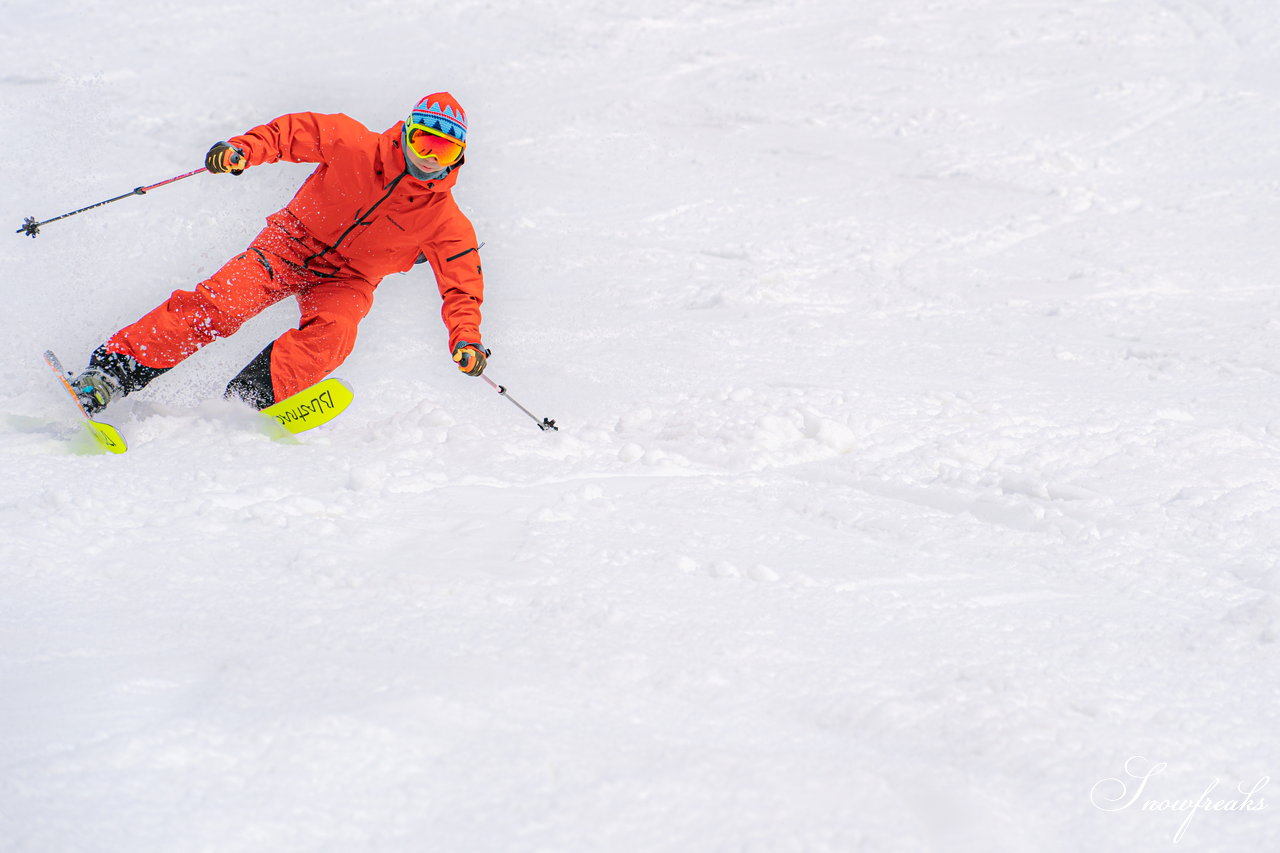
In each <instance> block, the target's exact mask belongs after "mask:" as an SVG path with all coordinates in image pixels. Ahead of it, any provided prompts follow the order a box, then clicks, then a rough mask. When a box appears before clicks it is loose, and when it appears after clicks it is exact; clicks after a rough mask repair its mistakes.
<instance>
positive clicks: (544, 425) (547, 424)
mask: <svg viewBox="0 0 1280 853" xmlns="http://www.w3.org/2000/svg"><path fill="white" fill-rule="evenodd" d="M480 378H481V379H483V380H484V381H485V382H488V383H489V385H490V386H491V387H492V388H493V389H494V390H495V391H497V392H498V393H499V394H501V395H502V396H503V397H506V398H507V399H508V400H510V401H511V402H512V404H513V405H514V406H515V407H516V408H517V409H519V410H520V411H522V412H524V413H525V414H526V415H528V416H529V417H531V418H533V422H534V423H536V424H537V425H538V429H540V430H542V431H543V432H546V431H547V430H549V429H552V430H555V431H556V432H559V431H560V427H558V426H556V422H555V421H553V420H548V419H547V418H543V419H542V420H538V416H537V415H535V414H534V413H533V412H531V411H529V410H528V409H526V408H525V407H524V406H522V405H520V404H519V403H517V402H516V400H515V398H514V397H512V396H511V395H510V394H508V393H507V389H506V386H504V385H499V384H498V383H497V382H494V381H493V380H492V379H490V378H489V377H488V376H483V375H482V376H481V377H480Z"/></svg>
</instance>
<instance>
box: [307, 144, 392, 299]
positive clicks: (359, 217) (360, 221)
mask: <svg viewBox="0 0 1280 853" xmlns="http://www.w3.org/2000/svg"><path fill="white" fill-rule="evenodd" d="M408 175H409V170H408V169H407V168H406V169H405V170H404V171H403V172H401V173H400V174H399V176H397V177H396V179H395V180H394V181H392V182H391V184H390V185H389V186H388V187H387V191H386V193H384V194H383V196H382V198H380V199H378V200H377V201H376V202H374V204H373V207H371V208H369V209H368V210H366V211H365V212H364V213H357V214H356V221H355V222H352V223H351V225H350V226H349V227H348V228H347V230H346V231H343V232H342V234H341V235H340V236H339V237H338V239H337V240H335V241H334V243H333V245H332V246H329V247H328V248H326V249H321V250H320V251H318V252H316V253H315V254H313V255H311V257H309V258H307V259H306V260H305V261H303V262H302V265H303V266H304V267H307V268H308V269H310V268H311V262H312V261H313V260H315V259H316V258H318V257H320V256H321V255H327V254H329V253H330V252H332V251H333V250H335V249H337V248H338V246H339V245H341V244H342V241H343V240H345V239H347V235H348V234H350V233H351V232H352V231H354V230H355V229H356V227H357V226H359V225H367V224H368V223H367V222H366V221H365V219H366V217H369V216H372V215H373V212H374V211H375V210H377V209H378V208H379V207H381V206H382V203H383V202H384V201H386V200H387V199H389V198H391V194H392V193H393V192H395V191H396V187H397V186H398V185H399V184H400V182H401V181H402V180H404V179H405V178H406V177H408ZM312 272H315V270H312ZM316 274H317V275H325V274H326V273H316Z"/></svg>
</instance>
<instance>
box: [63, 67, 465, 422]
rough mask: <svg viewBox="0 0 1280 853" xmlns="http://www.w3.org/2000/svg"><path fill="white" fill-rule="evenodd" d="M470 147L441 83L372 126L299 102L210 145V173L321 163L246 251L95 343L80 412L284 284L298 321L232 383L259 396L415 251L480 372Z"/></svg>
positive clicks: (313, 368)
mask: <svg viewBox="0 0 1280 853" xmlns="http://www.w3.org/2000/svg"><path fill="white" fill-rule="evenodd" d="M466 146H467V118H466V114H465V113H464V112H463V110H462V107H461V106H459V105H458V102H457V100H456V99H455V98H454V97H453V96H452V95H450V94H449V93H448V92H437V93H434V94H431V95H427V96H426V97H425V98H423V99H422V100H420V101H419V102H418V103H417V105H415V106H414V108H413V109H412V111H411V112H410V113H409V116H408V118H406V119H405V120H404V121H403V122H397V123H396V124H395V125H394V126H393V127H391V128H389V129H388V130H386V131H384V132H383V133H380V134H379V133H374V132H372V131H370V130H368V129H367V128H366V127H365V126H364V125H362V124H360V123H359V122H358V121H356V120H354V119H352V118H350V117H348V116H346V115H342V114H336V115H320V114H316V113H293V114H290V115H284V116H281V117H280V118H277V119H275V120H274V121H272V122H269V123H267V124H264V125H259V126H258V127H255V128H253V129H252V130H250V131H248V132H247V133H245V134H243V135H242V136H235V137H232V138H231V139H229V140H227V141H225V142H218V143H216V144H215V145H214V146H213V147H212V148H210V149H209V153H208V154H207V155H206V157H205V168H207V169H208V170H209V171H210V172H213V173H215V174H225V173H227V172H230V173H231V174H233V175H239V174H242V173H243V172H244V170H245V169H247V168H249V167H251V166H259V165H263V164H266V163H276V162H278V161H280V160H288V161H290V162H294V163H318V164H319V166H318V167H317V168H316V170H315V171H314V172H312V173H311V176H310V177H308V178H307V180H306V182H305V183H303V185H302V187H301V189H299V190H298V193H297V195H295V196H294V197H293V200H292V201H290V202H289V204H287V205H286V206H285V207H284V209H283V210H280V211H278V212H276V213H273V214H271V215H270V216H268V217H267V227H266V228H264V229H263V230H262V232H261V233H260V234H259V235H258V236H257V237H256V238H254V240H253V242H252V243H251V244H250V245H249V248H248V250H246V251H245V252H242V253H241V254H239V255H237V256H236V257H234V258H232V259H231V260H230V261H228V262H227V263H226V264H225V265H224V266H223V267H222V268H221V269H220V270H218V271H217V272H216V273H214V274H213V276H212V277H210V278H209V279H208V280H206V281H203V282H201V283H200V284H198V285H196V288H195V289H194V290H178V291H175V292H174V293H173V295H172V296H170V297H169V299H168V300H167V301H165V302H164V303H162V304H161V305H159V306H157V307H156V308H155V309H154V310H152V311H151V312H150V313H148V314H146V315H145V316H143V317H142V318H141V319H139V320H138V321H137V322H135V323H133V324H131V325H129V326H126V327H125V328H123V329H121V330H120V331H118V332H116V333H115V334H114V335H112V336H111V337H110V338H108V339H107V341H106V342H105V343H104V344H102V345H101V346H100V347H98V348H97V349H96V350H95V351H94V352H93V354H92V356H91V357H90V359H89V366H88V367H87V368H86V369H85V370H84V371H83V372H82V373H80V374H79V375H78V376H76V377H75V378H74V379H73V380H72V386H73V387H74V388H75V390H76V393H77V396H79V398H80V402H81V403H82V404H83V405H84V407H85V410H86V411H87V412H88V413H89V414H90V415H91V416H92V415H93V414H95V413H97V412H99V411H101V410H102V409H103V408H105V407H106V406H107V405H108V404H109V403H111V402H113V401H114V400H117V399H119V398H120V397H123V396H125V395H126V394H130V393H132V392H134V391H137V390H139V389H141V388H142V387H144V386H145V385H147V383H149V382H150V381H151V380H153V379H155V378H156V377H157V376H159V375H160V374H162V373H164V372H166V371H167V370H169V369H170V368H172V367H174V366H175V365H177V364H178V363H179V362H181V361H182V360H183V359H185V358H187V357H188V356H190V355H192V354H193V353H195V352H196V351H197V350H198V349H200V348H201V347H203V346H204V345H205V344H207V343H209V342H211V341H213V340H215V339H217V338H223V337H227V336H229V335H232V334H234V333H235V332H236V331H237V330H238V329H239V328H240V326H241V325H242V324H243V323H244V322H245V321H246V320H248V319H249V318H251V317H254V316H255V315H257V314H258V313H260V312H261V311H263V310H264V309H266V308H267V307H269V306H271V305H273V304H275V303H276V302H279V301H280V300H282V299H284V298H285V297H287V296H292V297H294V298H295V299H297V300H298V306H299V308H300V309H301V313H302V318H301V321H300V322H299V324H298V327H297V328H295V329H290V330H289V331H287V332H285V333H284V334H282V335H281V336H280V337H278V338H276V339H275V340H274V341H273V342H271V343H270V344H268V345H267V347H266V349H264V350H263V351H262V352H260V353H259V354H258V355H257V356H256V357H255V358H254V359H253V360H252V361H250V362H249V364H248V365H246V366H245V368H244V369H243V370H241V371H240V373H239V374H238V375H237V376H236V377H235V378H234V379H232V380H231V382H230V383H229V384H228V385H227V390H226V396H227V397H229V398H238V399H240V400H243V401H244V402H246V403H248V404H249V405H250V406H253V407H254V408H257V409H263V408H266V407H267V406H269V405H271V404H272V403H274V402H276V401H278V400H283V399H284V398H286V397H288V396H290V395H292V394H294V393H296V392H298V391H301V390H303V389H304V388H307V387H309V386H310V385H312V384H314V383H316V382H318V381H319V380H320V379H322V378H324V377H325V375H327V374H328V373H330V372H331V371H333V370H334V369H335V368H336V367H337V366H338V365H340V364H342V362H343V361H344V360H345V359H346V357H347V356H348V355H350V353H351V350H352V347H353V346H354V345H355V339H356V328H357V326H358V325H359V324H360V321H361V320H362V319H364V317H365V315H366V314H368V312H369V308H370V306H371V305H372V303H373V292H374V289H375V288H376V287H377V286H378V282H379V281H381V280H382V278H383V277H384V276H386V275H389V274H390V273H393V272H405V271H407V270H409V269H411V268H412V267H413V266H414V264H420V263H427V264H430V265H431V268H432V270H433V271H434V273H435V277H436V283H437V285H438V286H439V290H440V296H441V298H442V299H443V303H444V304H443V307H442V309H441V317H442V318H443V320H444V324H445V327H446V328H447V329H448V331H449V351H450V353H451V354H452V356H453V360H454V361H455V362H457V364H458V369H459V370H461V371H462V372H463V373H466V374H468V375H470V376H479V375H480V374H481V373H482V372H483V371H484V368H485V363H486V358H487V356H488V355H489V351H488V350H487V349H485V348H484V346H483V344H482V343H481V341H480V303H481V302H482V301H483V298H484V279H483V276H482V273H481V268H480V256H479V247H478V246H477V244H476V237H475V230H474V229H473V228H472V226H471V223H470V221H468V220H467V218H466V216H465V215H464V214H463V213H462V211H460V210H459V209H458V206H457V204H456V203H455V202H454V200H453V194H452V189H453V185H454V183H455V182H456V181H457V178H458V171H459V169H461V167H462V164H463V163H464V162H465V156H464V155H465V153H466Z"/></svg>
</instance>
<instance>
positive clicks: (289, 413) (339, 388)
mask: <svg viewBox="0 0 1280 853" xmlns="http://www.w3.org/2000/svg"><path fill="white" fill-rule="evenodd" d="M354 397H355V394H354V393H353V392H352V390H351V386H350V385H348V384H347V383H345V382H343V381H342V380H341V379H338V378H336V377H333V376H330V377H329V378H328V379H322V380H320V381H319V382H317V383H316V384H315V385H312V386H311V387H310V388H306V389H304V390H302V391H299V392H298V393H297V394H294V395H293V396H292V397H286V398H284V399H283V400H281V401H280V402H279V403H275V404H273V405H270V406H267V407H266V408H265V409H263V410H262V413H263V414H264V415H268V416H270V417H272V418H275V420H276V423H278V424H279V425H280V426H282V427H283V428H284V429H285V431H287V432H290V433H294V434H297V433H300V432H305V431H306V430H309V429H312V428H313V427H318V426H320V425H321V424H327V423H328V422H329V421H331V420H333V419H334V418H336V417H337V416H338V415H340V414H342V411H343V410H344V409H346V408H347V406H349V405H351V401H352V399H354Z"/></svg>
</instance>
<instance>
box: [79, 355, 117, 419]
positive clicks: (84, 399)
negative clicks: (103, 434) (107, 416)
mask: <svg viewBox="0 0 1280 853" xmlns="http://www.w3.org/2000/svg"><path fill="white" fill-rule="evenodd" d="M71 389H72V390H73V391H75V392H76V399H77V400H79V401H80V405H81V406H83V407H84V410H85V412H86V413H87V414H88V415H89V417H93V416H94V415H96V414H97V413H98V412H100V411H102V410H103V409H105V408H106V407H107V406H108V404H110V403H111V401H112V400H118V399H120V398H121V397H123V396H124V394H125V390H124V386H123V385H122V384H121V383H120V380H119V379H117V378H116V377H114V376H112V375H111V374H110V373H107V372H106V371H105V370H103V369H102V368H100V367H93V366H92V365H91V366H89V367H87V368H85V370H84V372H83V373H81V374H80V375H79V376H77V377H75V378H74V379H72V380H71Z"/></svg>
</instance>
